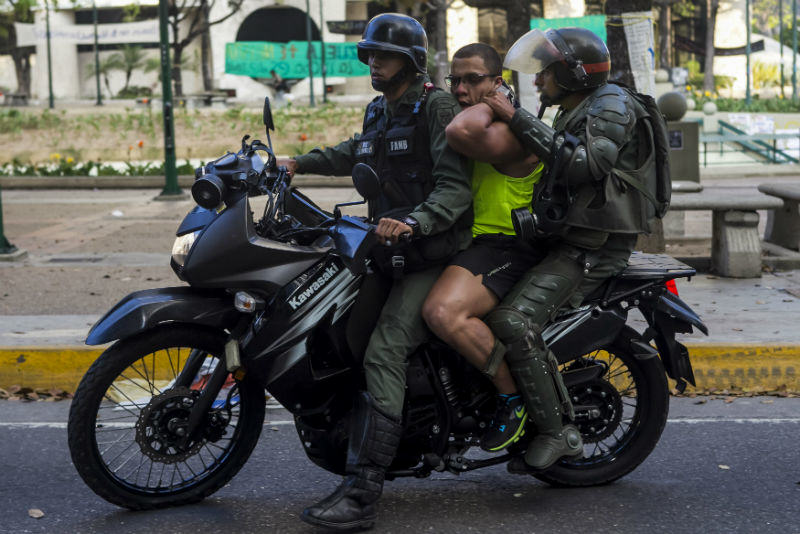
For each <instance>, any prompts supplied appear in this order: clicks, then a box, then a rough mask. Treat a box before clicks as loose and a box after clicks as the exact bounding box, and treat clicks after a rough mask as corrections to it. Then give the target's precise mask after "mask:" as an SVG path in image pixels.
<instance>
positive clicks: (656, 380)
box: [535, 327, 669, 487]
mask: <svg viewBox="0 0 800 534" xmlns="http://www.w3.org/2000/svg"><path fill="white" fill-rule="evenodd" d="M635 339H638V334H637V333H636V332H635V331H634V330H632V329H630V328H627V327H626V328H625V329H624V330H623V331H622V333H621V335H620V336H619V337H618V338H617V339H616V340H615V341H614V342H613V343H611V344H610V346H608V347H605V348H604V349H602V350H598V351H595V352H593V353H591V354H587V355H585V356H583V357H582V358H579V359H578V360H575V361H573V362H570V363H568V364H566V365H565V367H566V368H570V366H571V367H572V368H573V369H575V368H579V367H581V366H588V365H597V364H598V363H599V364H601V365H603V366H605V373H604V374H603V375H602V376H600V377H599V378H598V379H597V380H595V381H593V382H591V383H588V384H586V383H584V384H581V385H580V386H576V387H574V388H570V390H569V394H570V397H571V398H572V402H573V405H574V406H575V407H576V421H575V423H576V425H577V426H578V429H579V430H580V431H581V435H582V437H583V441H584V447H583V457H582V458H580V459H563V460H561V461H559V462H558V463H557V464H556V465H554V466H553V467H551V468H550V469H548V470H547V471H544V472H542V473H538V474H536V475H535V476H536V478H538V479H539V480H542V481H543V482H547V483H548V484H551V485H554V486H562V487H580V486H597V485H601V484H608V483H609V482H613V481H614V480H617V479H619V478H621V477H623V476H625V475H627V474H628V473H630V472H631V471H633V470H634V469H635V468H636V467H638V466H639V464H641V463H642V462H643V461H644V460H645V459H646V458H647V456H648V455H649V454H650V453H651V452H652V451H653V449H654V448H655V446H656V444H657V443H658V440H659V439H660V438H661V433H662V431H663V430H664V425H665V424H666V422H667V415H668V414H669V386H668V384H667V379H666V374H665V372H664V366H663V365H662V363H661V360H660V359H659V358H658V357H657V356H653V357H649V358H646V359H641V358H639V357H637V356H635V355H634V354H635V352H634V349H633V347H632V346H631V341H633V340H635Z"/></svg>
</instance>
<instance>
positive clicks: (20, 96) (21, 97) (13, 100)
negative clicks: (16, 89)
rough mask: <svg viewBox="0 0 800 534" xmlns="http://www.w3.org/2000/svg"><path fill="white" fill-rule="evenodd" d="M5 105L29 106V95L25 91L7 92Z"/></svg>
mask: <svg viewBox="0 0 800 534" xmlns="http://www.w3.org/2000/svg"><path fill="white" fill-rule="evenodd" d="M3 105H4V106H27V105H28V95H26V94H24V93H5V94H3Z"/></svg>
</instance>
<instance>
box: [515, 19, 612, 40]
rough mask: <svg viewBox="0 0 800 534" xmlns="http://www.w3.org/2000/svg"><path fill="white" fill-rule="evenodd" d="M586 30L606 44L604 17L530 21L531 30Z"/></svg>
mask: <svg viewBox="0 0 800 534" xmlns="http://www.w3.org/2000/svg"><path fill="white" fill-rule="evenodd" d="M574 27H578V28H586V29H587V30H591V31H593V32H594V33H596V34H597V35H598V36H599V37H600V38H601V39H602V40H603V42H604V43H605V42H607V40H608V39H607V36H606V16H605V15H586V16H585V17H563V18H558V19H531V29H532V30H542V31H544V30H546V29H548V28H553V29H558V28H574Z"/></svg>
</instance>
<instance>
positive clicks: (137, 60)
mask: <svg viewBox="0 0 800 534" xmlns="http://www.w3.org/2000/svg"><path fill="white" fill-rule="evenodd" d="M111 57H113V58H114V59H115V61H116V62H117V64H118V65H119V66H118V67H117V69H116V70H121V71H123V72H124V73H125V87H123V88H122V90H121V91H120V92H122V93H125V92H127V91H128V86H129V85H130V81H131V74H133V71H134V70H136V69H144V68H145V66H146V58H145V53H144V50H142V47H141V46H136V45H123V46H122V51H121V52H115V53H114V54H112V55H111Z"/></svg>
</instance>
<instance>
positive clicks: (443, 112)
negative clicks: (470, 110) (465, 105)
mask: <svg viewBox="0 0 800 534" xmlns="http://www.w3.org/2000/svg"><path fill="white" fill-rule="evenodd" d="M455 116H456V113H455V110H454V109H453V108H451V107H440V108H439V109H437V110H436V122H438V123H439V124H440V125H441V126H447V125H448V124H450V122H451V121H452V120H453V118H455Z"/></svg>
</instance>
